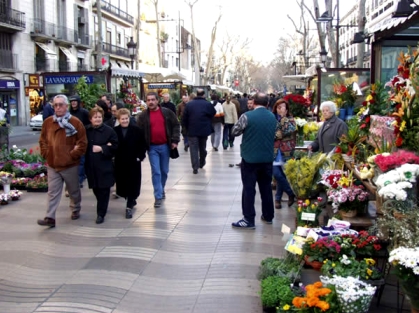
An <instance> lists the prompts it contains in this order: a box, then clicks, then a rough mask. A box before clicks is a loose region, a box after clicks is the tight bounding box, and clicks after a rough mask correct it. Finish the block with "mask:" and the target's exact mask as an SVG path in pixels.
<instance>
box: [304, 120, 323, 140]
mask: <svg viewBox="0 0 419 313" xmlns="http://www.w3.org/2000/svg"><path fill="white" fill-rule="evenodd" d="M303 129H304V135H305V137H306V139H307V140H314V139H315V138H316V135H317V133H318V131H319V129H320V123H317V122H314V121H310V122H307V123H306V124H305V125H303Z"/></svg>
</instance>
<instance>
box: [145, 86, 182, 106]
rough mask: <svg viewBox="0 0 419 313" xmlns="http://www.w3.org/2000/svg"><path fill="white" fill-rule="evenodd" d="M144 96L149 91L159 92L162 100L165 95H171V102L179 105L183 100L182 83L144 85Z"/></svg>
mask: <svg viewBox="0 0 419 313" xmlns="http://www.w3.org/2000/svg"><path fill="white" fill-rule="evenodd" d="M143 85H144V95H146V94H147V92H149V91H154V92H157V94H158V95H159V97H160V98H161V97H162V95H163V94H164V93H168V94H169V95H170V99H171V101H172V102H173V103H174V104H175V105H177V104H178V103H179V102H180V101H181V99H182V90H183V89H182V82H167V83H164V82H162V83H144V84H143Z"/></svg>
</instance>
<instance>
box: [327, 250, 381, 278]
mask: <svg viewBox="0 0 419 313" xmlns="http://www.w3.org/2000/svg"><path fill="white" fill-rule="evenodd" d="M375 263H376V262H375V261H374V260H373V259H370V258H365V259H362V260H360V261H358V260H357V259H356V258H355V257H352V256H349V257H348V256H347V255H346V254H344V255H342V256H341V257H340V258H339V260H338V261H331V260H326V261H324V262H323V266H322V269H321V271H322V273H323V274H324V275H326V276H328V277H332V276H333V275H337V276H341V277H349V276H352V277H357V278H359V279H361V280H377V279H381V278H382V277H383V273H382V272H381V271H380V270H379V269H378V268H376V267H375Z"/></svg>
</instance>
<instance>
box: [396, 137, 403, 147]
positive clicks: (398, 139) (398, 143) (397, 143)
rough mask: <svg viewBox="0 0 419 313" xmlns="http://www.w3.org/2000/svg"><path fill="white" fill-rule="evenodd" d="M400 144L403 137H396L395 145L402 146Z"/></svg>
mask: <svg viewBox="0 0 419 313" xmlns="http://www.w3.org/2000/svg"><path fill="white" fill-rule="evenodd" d="M402 144H403V138H402V137H400V136H399V137H397V139H396V146H397V147H401V146H402Z"/></svg>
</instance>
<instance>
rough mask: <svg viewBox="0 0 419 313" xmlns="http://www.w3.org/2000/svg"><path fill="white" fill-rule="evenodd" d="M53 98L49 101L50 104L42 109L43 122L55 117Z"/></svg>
mask: <svg viewBox="0 0 419 313" xmlns="http://www.w3.org/2000/svg"><path fill="white" fill-rule="evenodd" d="M52 100H53V98H51V99H49V102H47V103H45V105H44V108H43V109H42V120H44V121H45V120H46V119H47V117H49V116H52V115H54V108H53V107H52Z"/></svg>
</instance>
